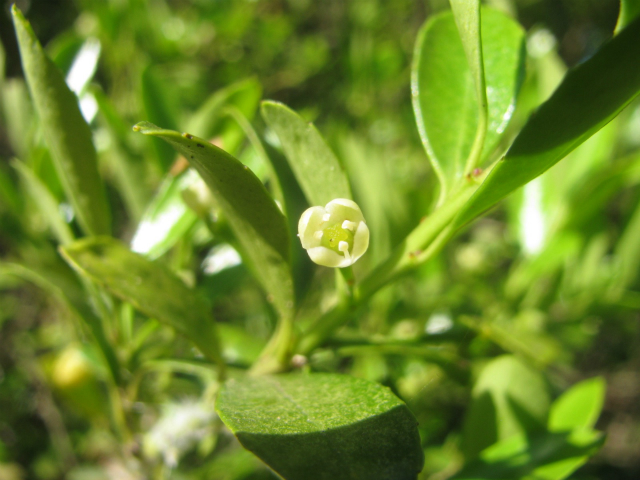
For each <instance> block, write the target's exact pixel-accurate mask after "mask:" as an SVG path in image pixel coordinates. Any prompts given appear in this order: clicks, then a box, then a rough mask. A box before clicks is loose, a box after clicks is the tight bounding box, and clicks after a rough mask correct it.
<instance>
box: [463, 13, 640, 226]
mask: <svg viewBox="0 0 640 480" xmlns="http://www.w3.org/2000/svg"><path fill="white" fill-rule="evenodd" d="M638 58H640V19H636V20H635V21H633V22H632V23H631V24H629V26H628V27H627V28H625V29H624V30H623V31H622V32H620V33H619V34H618V35H616V36H615V37H614V38H613V39H612V40H610V41H609V42H608V43H606V44H605V45H604V46H603V47H602V48H601V49H600V50H599V51H598V52H596V53H595V55H593V56H592V57H591V58H590V59H589V60H587V61H585V62H584V63H582V64H580V65H578V66H577V67H576V68H574V69H573V70H570V71H569V72H568V73H567V75H566V77H565V78H564V80H563V81H562V83H561V84H560V86H559V87H558V88H557V89H556V91H555V92H554V94H553V95H552V96H551V97H550V98H549V100H547V101H546V102H545V103H543V104H542V105H541V106H540V108H539V109H538V111H537V112H535V113H534V114H533V115H532V116H531V118H530V119H529V121H528V122H527V124H526V125H525V126H524V128H523V129H522V131H521V132H520V134H519V135H518V136H517V137H516V139H515V141H514V142H513V145H512V146H511V148H510V149H509V151H508V152H507V154H506V156H505V157H504V158H503V159H502V160H501V161H500V162H499V163H498V164H497V165H496V166H495V167H494V169H493V170H492V171H491V173H490V174H489V176H488V177H487V178H486V180H485V181H484V183H483V184H482V185H481V186H480V188H479V189H478V190H477V191H476V193H475V194H474V196H473V197H472V198H471V199H470V200H469V202H468V203H467V205H466V207H465V208H464V209H463V210H462V212H461V213H460V215H459V216H458V218H457V219H456V221H455V224H456V225H457V226H462V225H464V224H466V223H467V222H469V221H470V220H472V219H473V218H475V217H477V216H479V215H480V214H482V213H483V212H484V211H486V210H487V209H489V208H491V207H492V206H493V205H494V204H495V203H497V202H498V201H499V200H501V199H502V198H504V197H505V196H507V195H508V194H509V193H511V192H513V191H514V190H516V189H517V188H519V187H521V186H523V185H524V184H526V183H527V182H529V181H531V180H533V179H534V178H536V177H537V176H538V175H540V174H542V173H543V172H545V171H546V170H548V169H549V168H551V167H552V166H553V165H555V164H556V163H557V162H558V161H560V160H561V159H562V158H564V157H565V156H566V155H567V154H568V153H569V152H571V151H572V150H573V149H574V148H576V147H577V146H578V145H580V144H581V143H582V142H584V141H585V140H586V139H587V138H589V137H590V136H591V135H593V134H594V133H595V132H597V131H598V130H600V128H602V127H603V126H604V125H606V124H607V123H608V122H609V121H611V120H612V119H613V118H614V117H615V116H616V115H617V114H618V113H620V111H621V110H622V109H623V108H624V107H626V106H627V105H628V104H629V102H631V100H633V99H634V98H635V97H636V96H637V95H638V93H639V92H640V62H638Z"/></svg>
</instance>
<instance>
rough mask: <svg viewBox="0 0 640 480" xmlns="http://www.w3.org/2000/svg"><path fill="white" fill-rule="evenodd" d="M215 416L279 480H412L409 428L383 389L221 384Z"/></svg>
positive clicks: (328, 383)
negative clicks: (281, 479)
mask: <svg viewBox="0 0 640 480" xmlns="http://www.w3.org/2000/svg"><path fill="white" fill-rule="evenodd" d="M216 410H217V411H218V414H219V415H220V418H221V419H222V421H223V422H224V423H225V425H227V427H229V428H230V429H231V431H232V432H233V433H234V434H235V435H236V436H237V437H238V440H240V443H242V444H243V446H244V447H245V448H247V449H248V450H250V451H252V452H253V453H255V454H256V455H257V456H258V457H260V458H261V459H262V460H263V461H264V462H265V463H266V464H267V465H269V466H270V467H271V468H272V469H273V470H275V471H276V472H277V473H278V474H280V475H282V477H283V478H286V479H287V480H324V479H327V480H341V479H352V478H358V479H360V478H362V479H364V478H366V479H368V480H383V479H385V480H386V479H388V480H404V479H406V480H415V478H416V476H417V474H418V472H419V471H420V470H421V469H422V463H423V453H422V448H421V446H420V437H419V435H418V429H417V422H416V420H415V418H414V417H413V415H412V414H411V412H410V411H409V409H408V408H407V406H406V405H405V404H404V403H403V402H402V401H401V400H400V399H398V398H397V397H396V396H395V395H394V394H393V393H392V392H391V390H389V389H388V388H386V387H383V386H381V385H378V384H376V383H372V382H369V381H366V380H362V379H358V378H355V377H350V376H343V375H335V374H312V375H279V376H264V377H254V378H252V377H245V378H242V379H238V380H229V381H228V382H227V383H226V384H225V385H224V386H223V387H222V389H221V391H220V394H219V396H218V400H217V402H216Z"/></svg>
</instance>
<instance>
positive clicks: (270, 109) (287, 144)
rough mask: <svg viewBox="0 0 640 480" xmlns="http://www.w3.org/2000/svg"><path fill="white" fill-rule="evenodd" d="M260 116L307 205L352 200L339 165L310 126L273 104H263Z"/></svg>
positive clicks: (342, 170) (314, 129)
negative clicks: (276, 139) (345, 199)
mask: <svg viewBox="0 0 640 480" xmlns="http://www.w3.org/2000/svg"><path fill="white" fill-rule="evenodd" d="M262 116H263V118H264V121H265V122H266V123H267V125H268V126H269V128H271V130H273V131H274V132H275V133H276V135H278V138H279V139H280V143H281V144H282V149H283V150H284V153H285V155H286V157H287V160H288V161H289V165H290V166H291V170H293V173H294V175H295V176H296V179H297V180H298V183H299V184H300V187H301V188H302V191H303V192H304V194H305V196H306V197H307V201H308V202H309V204H311V205H316V206H325V205H326V204H327V203H329V202H330V201H331V200H333V199H335V198H347V199H351V188H350V187H349V182H348V181H347V177H346V175H345V173H344V169H343V168H342V165H341V164H340V162H339V161H338V159H337V158H336V156H335V155H334V153H333V152H332V151H331V149H330V148H329V146H328V145H327V143H326V142H325V140H324V139H323V138H322V136H321V135H320V132H318V130H317V129H316V127H315V126H314V125H313V124H311V123H308V122H305V121H304V120H303V119H302V118H301V117H300V116H299V115H298V114H297V113H296V112H294V111H293V110H291V109H290V108H288V107H287V106H285V105H283V104H281V103H277V102H272V101H265V102H262Z"/></svg>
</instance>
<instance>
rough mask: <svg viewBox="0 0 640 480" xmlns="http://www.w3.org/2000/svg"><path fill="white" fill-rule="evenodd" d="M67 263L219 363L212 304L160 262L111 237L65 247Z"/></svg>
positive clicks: (61, 248) (83, 241) (78, 242)
mask: <svg viewBox="0 0 640 480" xmlns="http://www.w3.org/2000/svg"><path fill="white" fill-rule="evenodd" d="M60 251H61V253H62V255H63V256H64V258H65V259H66V260H67V262H68V263H69V264H70V265H71V266H72V267H73V268H74V269H76V270H77V271H78V272H79V273H80V274H81V275H84V276H86V277H88V278H89V279H91V280H92V281H94V282H96V283H98V284H99V285H102V286H103V287H104V288H105V289H107V290H108V291H110V292H111V293H113V294H114V295H115V296H117V297H119V298H121V299H122V300H124V301H126V302H129V303H131V304H132V305H133V306H135V307H136V308H137V309H138V310H140V311H141V312H143V313H144V314H146V315H148V316H149V317H152V318H155V319H157V320H158V321H160V322H163V323H165V324H167V325H170V326H171V327H173V328H175V329H176V330H177V331H178V332H180V333H181V334H183V335H184V336H186V337H187V338H188V339H189V340H191V341H192V342H193V343H194V344H195V345H196V346H197V347H198V348H199V349H200V350H201V351H202V353H203V354H204V355H206V356H207V357H208V358H210V359H211V360H214V361H220V359H221V355H220V350H219V346H218V336H217V333H216V328H215V323H214V321H213V319H212V318H211V315H210V311H209V310H210V306H209V304H208V302H207V301H206V300H205V299H204V298H203V297H201V296H200V295H198V294H197V293H196V292H195V291H194V290H192V289H190V288H189V287H187V286H186V285H185V284H184V282H182V280H180V279H179V278H178V277H177V276H176V275H175V274H173V273H172V272H171V271H169V270H168V269H167V268H165V267H164V266H163V265H161V264H159V263H154V262H152V261H150V260H147V259H146V258H144V257H143V256H141V255H138V254H136V253H133V252H132V251H130V250H129V249H128V248H127V247H126V245H124V244H122V243H121V242H119V241H117V240H114V239H112V238H108V237H92V238H85V239H82V240H79V241H77V242H75V243H73V244H71V245H67V246H65V247H60Z"/></svg>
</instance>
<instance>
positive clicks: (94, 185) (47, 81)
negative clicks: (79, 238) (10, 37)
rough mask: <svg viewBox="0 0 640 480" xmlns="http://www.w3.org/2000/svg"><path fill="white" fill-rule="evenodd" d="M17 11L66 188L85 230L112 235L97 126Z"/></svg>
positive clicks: (23, 52)
mask: <svg viewBox="0 0 640 480" xmlns="http://www.w3.org/2000/svg"><path fill="white" fill-rule="evenodd" d="M11 13H12V15H13V23H14V26H15V29H16V33H17V37H18V45H19V47H20V56H21V58H22V65H23V69H24V72H25V76H26V79H27V83H28V85H29V90H30V92H31V97H32V98H33V101H34V105H35V107H36V110H37V112H38V116H39V117H40V123H41V127H42V131H43V134H44V138H45V141H46V143H47V145H48V147H49V149H50V151H51V156H52V158H53V161H54V163H55V166H56V170H57V172H58V175H59V177H60V180H61V181H62V184H63V186H64V189H65V193H66V195H67V197H68V198H69V201H70V202H71V204H72V205H73V209H74V211H75V214H76V215H77V217H78V222H79V223H80V226H81V227H82V229H83V230H84V231H85V233H88V234H92V235H98V234H109V233H110V231H111V219H110V218H111V217H110V213H109V206H108V204H107V198H106V195H105V191H104V186H103V184H102V180H101V178H100V176H99V173H98V165H97V156H96V150H95V147H94V146H93V142H92V139H91V130H90V129H89V126H88V125H87V123H86V122H85V121H84V119H83V118H82V114H81V113H80V109H79V107H78V99H77V97H76V96H75V95H74V94H73V93H72V92H71V90H69V87H68V86H67V84H66V83H65V80H64V77H63V76H62V73H61V72H60V71H59V70H58V68H57V67H56V66H55V65H54V64H53V62H52V61H51V60H50V59H49V58H48V57H47V56H46V55H45V53H44V51H43V50H42V47H41V46H40V43H39V42H38V40H37V38H36V37H35V34H34V33H33V30H32V29H31V26H30V25H29V23H28V22H27V21H26V20H25V18H24V16H23V15H22V13H21V12H20V10H18V8H17V7H16V6H15V5H14V6H13V7H12V9H11Z"/></svg>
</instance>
